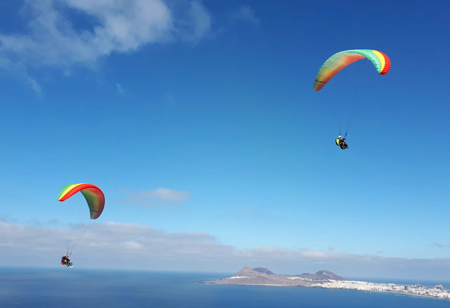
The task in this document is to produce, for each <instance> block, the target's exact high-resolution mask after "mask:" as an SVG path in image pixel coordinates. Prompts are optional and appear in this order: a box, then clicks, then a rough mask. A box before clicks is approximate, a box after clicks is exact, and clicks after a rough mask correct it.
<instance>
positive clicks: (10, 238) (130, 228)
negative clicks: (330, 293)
mask: <svg viewBox="0 0 450 308" xmlns="http://www.w3.org/2000/svg"><path fill="white" fill-rule="evenodd" d="M68 241H71V243H76V244H75V246H76V247H75V249H74V253H73V258H72V260H73V262H74V263H75V266H77V267H95V268H125V269H150V270H188V271H222V272H224V271H228V272H237V271H238V270H239V269H240V268H242V267H243V266H246V265H248V266H251V267H256V266H261V265H264V266H266V267H267V268H269V269H271V270H272V271H274V272H275V273H278V274H300V273H302V272H315V271H318V270H323V269H326V270H331V271H333V272H334V273H336V274H337V275H340V276H343V277H347V278H349V277H350V278H351V277H370V276H372V277H383V278H390V277H393V278H395V277H396V278H409V279H446V278H447V277H448V276H449V274H450V258H435V259H407V258H393V257H382V256H376V255H368V254H366V255H358V254H351V253H337V252H334V251H333V252H330V251H327V252H323V251H305V250H302V249H300V250H292V249H287V248H283V247H271V246H264V247H261V248H257V249H243V250H239V249H236V248H235V247H233V246H231V245H224V244H221V243H219V242H218V241H217V239H216V238H215V237H214V236H211V235H209V234H206V233H201V232H177V233H168V232H164V231H161V230H156V229H154V228H152V227H150V226H143V225H140V224H124V223H115V222H107V223H103V224H82V225H76V226H72V228H71V229H67V228H46V227H43V226H42V224H41V226H39V224H37V225H34V226H30V225H18V224H11V223H7V222H0V264H2V265H23V264H25V262H27V263H29V262H30V256H32V258H33V264H34V265H36V266H58V259H59V258H60V257H61V256H62V254H63V253H65V252H66V251H65V250H66V247H67V242H68Z"/></svg>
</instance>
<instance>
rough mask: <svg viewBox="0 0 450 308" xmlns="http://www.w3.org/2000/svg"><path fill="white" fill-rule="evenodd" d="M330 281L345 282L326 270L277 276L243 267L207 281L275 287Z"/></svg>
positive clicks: (261, 269)
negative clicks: (230, 273) (235, 271)
mask: <svg viewBox="0 0 450 308" xmlns="http://www.w3.org/2000/svg"><path fill="white" fill-rule="evenodd" d="M330 280H346V279H344V278H342V277H340V276H338V275H335V274H334V273H332V272H330V271H327V270H320V271H318V272H316V273H315V274H310V273H303V274H300V275H291V276H287V275H277V274H275V273H273V272H272V271H271V270H269V269H268V268H265V267H255V268H251V267H248V266H246V267H244V268H242V269H241V270H240V271H239V272H237V273H236V275H234V276H232V277H230V278H224V279H220V280H217V281H207V283H214V284H239V285H274V286H275V285H276V286H310V285H311V283H317V282H326V281H330Z"/></svg>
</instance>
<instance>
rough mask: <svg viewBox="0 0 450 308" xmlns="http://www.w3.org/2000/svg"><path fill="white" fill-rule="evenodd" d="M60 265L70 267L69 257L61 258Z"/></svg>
mask: <svg viewBox="0 0 450 308" xmlns="http://www.w3.org/2000/svg"><path fill="white" fill-rule="evenodd" d="M61 265H65V266H67V267H69V266H71V263H70V257H69V256H68V255H64V256H63V257H62V258H61Z"/></svg>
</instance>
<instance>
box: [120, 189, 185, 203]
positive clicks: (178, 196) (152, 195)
mask: <svg viewBox="0 0 450 308" xmlns="http://www.w3.org/2000/svg"><path fill="white" fill-rule="evenodd" d="M122 192H123V193H124V194H126V195H127V196H126V197H125V198H124V199H122V200H121V203H125V204H131V205H142V206H158V205H160V204H164V205H173V204H176V203H178V202H182V201H186V200H187V199H188V198H189V197H190V196H191V194H190V193H189V192H187V191H179V190H174V189H168V188H163V187H159V188H157V189H155V190H143V191H133V190H131V189H122Z"/></svg>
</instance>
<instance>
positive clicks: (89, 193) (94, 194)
mask: <svg viewBox="0 0 450 308" xmlns="http://www.w3.org/2000/svg"><path fill="white" fill-rule="evenodd" d="M80 191H81V193H82V194H83V196H84V198H85V199H86V202H87V204H88V206H89V210H90V212H91V219H97V218H98V217H100V215H101V214H102V212H103V208H104V207H105V195H104V194H103V192H102V191H101V189H100V188H98V187H97V186H95V185H92V184H69V185H67V186H64V188H63V189H62V190H61V192H60V193H59V197H58V201H64V200H67V199H69V198H70V197H72V196H73V195H74V194H76V193H78V192H80Z"/></svg>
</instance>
